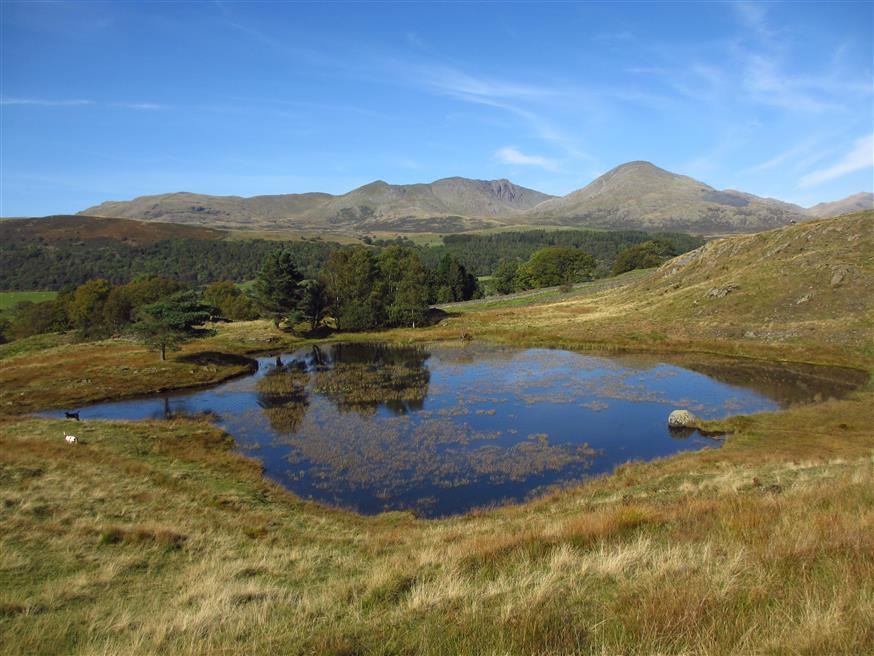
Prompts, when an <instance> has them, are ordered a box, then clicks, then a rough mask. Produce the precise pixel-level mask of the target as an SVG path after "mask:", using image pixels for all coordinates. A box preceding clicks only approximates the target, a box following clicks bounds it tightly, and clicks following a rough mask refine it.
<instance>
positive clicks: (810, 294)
mask: <svg viewBox="0 0 874 656" xmlns="http://www.w3.org/2000/svg"><path fill="white" fill-rule="evenodd" d="M811 298H813V292H808V293H807V294H805V295H804V296H802V297H801V298H799V299H798V300H797V301H795V305H802V304H803V303H807V302H808V301H809V300H810V299H811Z"/></svg>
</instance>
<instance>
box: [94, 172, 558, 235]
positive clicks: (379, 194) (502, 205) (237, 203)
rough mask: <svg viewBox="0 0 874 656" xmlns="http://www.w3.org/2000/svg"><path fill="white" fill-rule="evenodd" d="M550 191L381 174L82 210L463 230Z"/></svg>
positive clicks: (254, 224)
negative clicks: (318, 188) (398, 180)
mask: <svg viewBox="0 0 874 656" xmlns="http://www.w3.org/2000/svg"><path fill="white" fill-rule="evenodd" d="M549 198H552V196H549V195H548V194H543V193H540V192H539V191H534V190H533V189H526V188H525V187H520V186H518V185H515V184H513V183H512V182H510V181H509V180H488V181H487V180H469V179H467V178H445V179H443V180H437V181H435V182H432V183H430V184H412V185H391V184H388V183H385V182H382V181H381V180H378V181H376V182H372V183H370V184H368V185H365V186H363V187H359V188H358V189H354V190H353V191H350V192H349V193H347V194H343V195H342V196H332V195H330V194H322V193H307V194H286V195H282V196H254V197H252V198H241V197H239V196H205V195H200V194H191V193H186V192H180V193H174V194H163V195H160V196H141V197H139V198H135V199H134V200H132V201H109V202H105V203H102V204H100V205H97V206H95V207H91V208H88V209H87V210H84V211H82V212H81V214H86V215H90V216H112V217H120V218H129V219H141V220H146V221H153V220H159V221H169V222H173V223H183V224H196V225H208V226H212V227H222V228H258V229H289V228H294V229H325V228H330V229H334V230H345V231H367V230H393V231H398V232H420V231H429V230H431V229H432V228H433V227H437V228H439V229H442V230H445V231H453V232H456V231H458V232H463V231H466V230H471V229H476V228H484V227H489V226H492V225H499V224H500V223H499V222H497V221H495V220H493V218H492V217H507V216H513V215H515V214H519V213H521V212H523V211H524V210H527V209H530V208H532V207H534V206H536V205H537V204H538V203H541V202H542V201H544V200H548V199H549Z"/></svg>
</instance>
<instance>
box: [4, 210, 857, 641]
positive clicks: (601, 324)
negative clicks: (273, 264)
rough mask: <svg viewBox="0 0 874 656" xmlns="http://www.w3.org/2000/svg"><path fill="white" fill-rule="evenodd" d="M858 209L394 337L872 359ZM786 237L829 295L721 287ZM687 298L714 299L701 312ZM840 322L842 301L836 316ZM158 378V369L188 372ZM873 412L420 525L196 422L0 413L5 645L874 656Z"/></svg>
mask: <svg viewBox="0 0 874 656" xmlns="http://www.w3.org/2000/svg"><path fill="white" fill-rule="evenodd" d="M865 221H869V222H870V217H869V218H867V219H865V220H862V219H852V218H851V219H849V220H847V221H843V222H838V223H832V224H829V223H827V222H815V223H813V224H810V229H811V230H813V232H803V231H802V229H804V226H797V227H793V228H792V229H789V230H787V231H785V232H781V233H774V234H772V233H767V234H766V235H762V236H753V237H741V238H737V240H736V241H732V240H729V241H727V242H724V243H722V245H720V243H717V244H716V245H714V246H711V248H713V249H716V250H719V249H722V250H721V251H720V253H721V254H719V253H716V254H715V255H714V258H713V259H712V260H711V259H707V260H702V261H701V262H699V264H698V265H694V264H689V265H688V266H689V267H695V266H697V269H695V268H693V269H689V270H687V271H685V272H681V271H678V272H676V273H674V274H671V275H670V276H668V275H667V274H666V272H665V270H660V271H659V272H657V273H655V274H653V275H652V276H651V278H649V279H648V280H646V281H637V282H634V283H632V284H630V285H629V286H627V287H625V288H621V289H617V290H610V291H604V292H594V293H589V292H587V291H586V290H585V289H583V290H580V291H579V292H577V293H576V295H575V296H573V297H571V298H564V299H561V300H559V301H555V302H552V301H550V302H546V303H541V304H537V305H531V306H527V307H520V308H513V309H507V308H503V309H501V308H495V309H492V310H481V311H475V310H471V309H470V308H468V309H467V310H466V312H465V314H464V315H461V316H457V317H453V318H450V319H447V320H446V321H445V322H444V323H443V325H441V326H437V327H435V328H433V329H430V330H427V331H395V332H393V333H391V335H390V337H391V339H394V340H398V341H406V340H434V339H440V338H446V339H459V335H460V331H461V330H467V331H469V332H471V333H472V334H473V335H474V338H475V339H480V338H483V337H489V338H491V339H495V340H498V341H507V342H512V341H514V340H519V341H521V342H522V343H528V344H548V345H553V346H564V347H571V348H578V349H585V348H590V347H591V346H592V345H593V344H595V345H598V346H609V347H610V348H617V349H634V348H640V349H644V350H670V351H683V350H703V351H714V352H719V353H724V354H740V355H744V356H747V357H755V358H766V359H784V360H798V361H805V362H820V363H831V364H843V365H851V366H855V367H858V368H862V369H864V370H866V371H869V372H870V371H872V370H874V366H872V353H871V349H872V344H871V343H870V337H871V334H870V332H868V334H867V337H865V339H861V338H860V336H864V335H863V333H864V331H865V330H867V329H869V328H870V325H871V324H870V322H871V314H872V312H871V308H870V306H869V305H868V304H869V303H870V299H869V297H867V296H862V297H859V296H858V295H857V296H855V298H853V295H855V294H857V293H858V291H859V290H858V289H857V288H856V285H859V284H862V285H866V286H867V289H871V288H872V286H871V283H872V282H874V280H872V278H871V271H870V268H871V266H870V263H869V256H868V255H865V259H864V263H862V264H860V263H859V260H858V258H857V256H859V255H860V254H859V253H855V251H854V250H853V249H855V248H856V242H858V241H861V242H862V243H863V248H865V249H869V246H870V244H869V242H870V233H866V234H864V235H862V233H861V232H859V231H860V230H861V231H864V230H867V229H868V227H869V223H865ZM842 226H843V230H842V231H837V230H827V229H829V228H834V227H842ZM808 234H811V235H813V237H811V238H810V239H808V238H807V235H808ZM855 234H860V235H861V236H860V237H858V238H856V239H853V240H849V237H852V236H853V235H855ZM787 236H788V237H790V238H791V240H790V246H792V245H793V244H796V243H797V245H799V249H798V252H794V251H793V252H792V253H789V254H790V255H792V261H794V262H797V263H805V262H807V263H808V264H810V271H812V272H815V275H817V276H818V275H821V274H823V273H824V271H825V270H824V269H816V268H815V266H814V260H809V261H808V260H807V259H806V257H807V256H806V255H805V251H804V250H801V249H800V245H801V244H806V245H810V248H811V249H813V246H815V245H816V244H817V243H820V246H821V249H822V252H823V253H825V254H826V255H827V257H824V258H823V259H822V261H823V262H828V263H830V265H831V264H835V263H836V264H838V265H840V266H847V267H855V268H852V269H851V274H852V276H850V277H849V278H848V277H847V276H845V278H844V279H843V280H844V281H846V283H844V282H841V284H840V285H838V287H837V288H832V287H831V284H830V280H831V278H830V279H829V281H827V283H826V287H823V288H821V290H820V291H821V292H822V296H825V294H826V291H828V290H831V291H834V292H835V293H834V294H833V295H832V296H830V297H827V298H825V300H822V302H821V304H820V305H818V306H815V307H814V306H807V304H808V303H809V302H813V301H812V300H810V299H809V300H808V301H805V302H803V303H801V304H796V303H795V302H794V301H793V303H792V304H784V305H779V306H774V305H773V303H774V302H775V301H774V299H775V298H776V297H767V298H765V299H764V300H763V301H761V302H760V300H759V297H758V296H757V295H756V294H759V291H756V292H755V294H753V293H750V294H748V295H741V293H740V292H741V291H742V290H745V289H750V290H759V289H760V284H761V285H762V286H764V285H765V281H770V282H769V284H773V285H777V284H778V282H774V281H775V280H776V279H775V278H772V277H769V276H770V275H771V273H772V272H769V270H768V269H767V267H765V269H764V271H765V273H766V274H767V275H763V276H760V277H757V276H756V275H755V273H754V268H750V269H744V267H747V266H749V267H754V262H755V261H756V258H758V260H761V259H762V257H763V256H764V255H766V254H767V253H768V252H769V251H770V250H771V249H773V248H776V247H779V246H780V245H781V244H783V243H784V242H785V241H786V238H787ZM795 237H798V240H795ZM837 237H840V238H842V239H843V240H844V242H846V245H847V247H846V248H845V249H844V250H841V249H839V248H837V244H843V242H840V240H839V239H838V240H837V241H835V246H834V248H832V246H831V245H830V244H831V242H830V241H828V240H831V239H832V238H835V239H837ZM826 238H827V239H826ZM801 239H803V240H804V242H802V241H801ZM792 240H795V241H792ZM823 240H825V241H823ZM866 240H867V241H866ZM726 244H728V245H726ZM737 244H742V245H743V246H742V247H738V248H735V246H736V245H737ZM864 244H868V245H864ZM790 246H786V247H784V248H783V249H782V251H780V252H782V253H784V255H786V251H787V249H789V248H790ZM792 247H793V248H794V246H792ZM841 248H843V245H842V246H841ZM814 250H815V249H814ZM870 252H871V250H870V249H869V250H867V253H870ZM847 253H849V255H848V254H847ZM854 253H855V254H854ZM723 257H731V258H732V259H731V262H733V263H734V265H735V266H736V268H737V269H738V270H741V269H743V270H744V272H743V273H742V275H743V276H745V278H742V279H741V280H742V282H741V283H740V284H741V289H739V290H735V291H732V292H731V293H729V294H728V295H726V296H725V297H723V298H722V299H717V298H713V299H707V300H706V301H705V300H703V299H702V293H703V294H704V295H705V296H706V295H707V294H708V290H709V289H710V288H712V287H717V286H720V285H724V283H725V281H727V280H728V278H733V277H734V276H735V275H741V274H740V273H737V272H735V271H731V270H730V269H725V270H723V269H720V268H719V267H721V266H722V264H719V266H718V267H715V268H714V267H710V268H709V269H707V268H706V266H709V263H711V262H720V259H719V258H723ZM841 258H843V259H841ZM854 258H856V259H854ZM778 260H779V258H775V257H774V256H773V255H772V256H771V257H770V260H769V262H770V264H772V265H773V264H774V263H775V262H777V261H778ZM759 266H764V265H763V264H761V263H760V265H759ZM699 269H700V270H699ZM802 270H804V271H806V270H807V269H804V268H802V267H800V268H799V271H802ZM829 270H830V269H829ZM708 275H709V276H710V278H707V276H708ZM805 275H806V274H805ZM811 275H814V274H811ZM831 275H834V274H833V273H832V274H831ZM676 276H680V277H679V278H677V277H676ZM787 277H789V278H791V276H787ZM678 280H679V281H680V282H681V284H680V286H679V287H676V288H674V287H673V285H674V284H675V283H676V282H677V281H678ZM798 280H801V278H798ZM805 280H806V279H805ZM744 281H746V282H744ZM805 284H807V283H806V282H805ZM844 284H846V287H842V286H841V285H844ZM708 285H709V286H710V287H708ZM647 286H649V290H646V287H647ZM705 288H706V289H705ZM782 289H783V291H787V290H786V288H782ZM702 290H703V291H702ZM842 290H845V291H846V292H847V293H844V291H842ZM776 291H778V292H779V291H780V290H779V289H778V290H776ZM796 291H797V289H796ZM831 291H828V293H831ZM645 292H646V294H649V296H647V295H645ZM775 293H776V292H775ZM805 293H806V292H805ZM734 294H737V296H734V297H733V295H734ZM793 294H794V292H793ZM793 294H790V297H792V298H796V297H795V296H794V295H793ZM653 295H654V296H653ZM654 297H658V298H662V297H663V298H664V300H663V301H662V300H658V301H652V298H654ZM860 298H862V301H861V305H859V303H860V300H859V299H860ZM696 299H697V300H699V304H698V305H699V306H701V304H702V303H707V305H705V306H704V307H703V309H704V310H705V311H703V312H701V313H700V314H696V313H695V310H697V309H698V306H696V305H695V304H694V303H693V301H694V300H696ZM710 300H713V301H714V302H713V303H710ZM796 300H797V298H796ZM718 301H729V302H730V303H731V304H734V305H732V306H731V307H732V308H733V310H732V311H733V312H739V313H740V314H739V315H737V316H739V317H741V318H740V319H737V318H735V319H731V318H730V317H729V316H728V313H727V312H725V311H724V310H725V307H723V306H721V305H720V304H719V303H718ZM826 301H828V302H826ZM854 303H855V304H856V306H854V305H853V304H854ZM769 304H771V305H769ZM726 307H727V306H726ZM768 307H777V308H778V310H779V311H777V310H770V309H768ZM811 307H814V310H815V311H814V310H811V309H810V308H811ZM682 308H686V310H685V311H684V310H682ZM689 308H691V310H689ZM816 308H818V309H816ZM837 310H840V311H842V312H843V311H846V313H847V314H846V316H844V317H842V320H843V323H841V324H840V325H838V324H839V322H838V321H836V320H833V319H832V317H834V316H841V315H832V314H831V313H832V312H834V311H837ZM763 312H765V314H762V313H763ZM732 322H734V323H736V324H737V325H736V326H735V325H733V323H732ZM805 326H813V327H814V328H815V330H812V331H807V330H806V329H803V328H804V327H805ZM762 327H765V328H766V330H763V329H762ZM866 327H867V328H866ZM729 329H730V331H729ZM726 331H729V332H731V334H723V333H725V332H726ZM749 331H752V332H753V333H755V336H752V337H747V336H745V333H746V332H749ZM735 333H737V334H735ZM381 337H385V335H381ZM269 338H275V340H276V341H268V339H269ZM365 338H366V336H365ZM284 339H285V338H284V337H283V336H281V335H278V334H274V333H273V331H272V329H271V327H270V326H269V325H267V324H262V323H255V324H249V325H245V326H229V327H227V328H223V329H222V330H221V331H220V333H219V335H217V336H216V337H215V338H212V341H210V342H205V343H202V344H196V345H191V346H189V347H188V348H189V349H191V352H192V353H193V352H195V351H197V350H206V351H210V350H212V351H230V352H237V353H244V352H251V351H257V350H261V349H260V348H259V346H262V347H263V348H270V347H271V346H275V345H279V346H286V345H287V344H286V343H285V342H281V341H279V340H284ZM866 340H868V341H867V342H866ZM293 343H294V342H293V341H291V342H288V344H293ZM128 348H130V349H132V350H128ZM103 354H105V357H104V355H103ZM154 357H155V356H154V354H148V353H146V352H143V351H136V350H135V349H134V347H132V346H131V347H126V346H124V345H123V344H119V343H109V344H102V345H90V346H86V345H78V346H76V345H64V344H58V345H56V346H54V347H53V348H50V349H47V350H44V351H42V352H40V353H39V354H38V355H35V354H33V353H32V354H30V355H21V354H19V355H15V356H10V357H8V358H6V359H4V360H3V370H2V372H0V384H2V392H0V394H2V395H3V396H2V397H0V398H2V399H3V402H4V403H8V402H12V404H13V406H12V409H18V407H19V406H18V405H16V404H20V403H28V402H29V403H31V404H34V406H33V407H37V405H38V404H39V403H57V402H62V403H64V404H65V405H70V400H71V399H72V398H85V395H83V396H82V397H74V396H72V394H73V392H70V391H68V390H54V391H49V392H46V391H43V390H41V387H49V386H50V385H49V384H47V382H46V381H55V380H63V381H66V382H67V383H68V384H70V385H71V386H72V389H74V390H75V389H76V388H75V385H73V383H75V382H76V381H77V380H81V379H82V378H85V377H86V375H90V376H92V377H91V380H92V384H93V385H96V386H101V385H106V386H107V387H106V389H111V385H116V386H118V388H117V389H116V393H117V392H118V389H123V390H124V391H125V392H127V391H128V390H129V389H131V388H130V387H128V385H134V384H141V385H142V387H143V388H147V387H149V386H150V385H151V386H154V385H155V384H157V381H159V380H161V378H160V375H159V373H160V374H161V375H164V372H159V371H158V370H157V369H156V371H155V372H151V373H147V375H144V376H143V379H142V381H141V382H131V381H132V380H133V378H132V377H126V376H119V377H117V378H116V377H114V376H115V375H116V373H115V372H116V368H117V367H119V366H128V367H132V368H133V367H138V368H142V367H148V366H157V362H156V359H153V358H154ZM28 358H29V359H30V360H37V359H39V360H43V361H45V363H43V364H40V363H38V362H35V361H29V360H28ZM7 365H11V366H9V367H7ZM168 366H170V367H171V368H172V369H171V371H169V372H166V373H167V375H168V376H171V374H174V373H175V374H179V373H180V372H181V371H182V369H181V368H180V367H182V366H183V365H182V364H180V363H179V362H178V361H175V362H174V363H172V364H171V365H168ZM197 366H200V365H197ZM205 366H207V367H208V366H209V365H205ZM65 369H69V370H70V371H65ZM59 370H61V371H60V373H58V371H59ZM138 371H141V369H138ZM83 372H88V373H87V374H86V373H83ZM207 374H209V375H212V376H216V377H218V376H221V375H223V374H224V372H223V371H222V370H220V369H219V368H217V369H216V370H215V371H209V370H207V371H205V372H204V374H203V375H204V378H208V377H209V376H207ZM193 375H194V374H191V373H188V374H185V375H175V376H172V377H170V378H168V380H169V382H168V384H172V385H178V384H183V383H184V381H185V380H186V377H187V376H193ZM101 389H102V388H101ZM144 391H145V389H144ZM21 392H25V394H21ZM29 395H33V399H31V400H29V401H28V400H26V399H27V397H28V396H29ZM18 399H25V400H23V401H19V400H18ZM872 401H874V389H872V387H871V384H870V383H869V384H868V385H867V386H866V387H864V388H863V389H862V390H860V391H858V392H856V393H855V394H854V395H852V396H851V397H850V398H847V399H844V400H828V401H824V402H820V403H816V404H812V405H810V406H804V407H795V408H792V409H789V410H785V411H781V412H777V413H772V414H763V415H755V416H745V417H733V418H729V419H728V420H726V421H724V422H721V423H720V424H710V425H708V426H707V427H708V428H713V429H719V430H727V431H729V432H730V433H731V436H730V438H729V439H728V441H727V443H726V444H725V445H724V446H723V447H722V448H721V449H712V450H705V451H703V452H700V453H686V454H682V455H679V456H676V457H672V458H669V459H665V460H660V461H656V462H652V463H629V464H626V465H624V466H622V467H620V468H618V469H617V471H616V472H615V473H614V474H613V475H611V476H605V477H602V478H598V479H595V480H592V481H589V482H587V483H586V484H584V485H581V486H579V487H576V488H573V489H567V490H562V491H559V492H555V493H553V494H551V495H548V496H545V497H542V498H540V499H537V500H534V501H532V502H529V503H527V504H523V505H518V506H509V507H506V508H499V509H493V510H489V511H480V512H476V513H472V514H469V515H466V516H462V517H455V518H449V519H444V520H435V521H423V520H418V519H416V518H414V517H413V516H411V515H409V514H406V513H389V514H386V515H382V516H377V517H372V518H363V517H358V516H355V515H351V514H348V513H344V512H340V511H336V510H331V509H328V508H324V507H320V506H317V505H314V504H309V503H304V502H301V501H300V500H298V499H295V498H293V497H292V496H290V495H288V494H287V493H285V492H284V491H282V490H281V489H279V488H277V487H276V486H274V485H273V484H271V483H269V482H267V481H265V480H263V478H262V477H261V475H260V470H259V467H258V466H257V464H256V463H254V462H252V461H249V460H246V459H245V458H243V457H241V456H238V455H235V454H233V453H232V452H231V451H230V450H229V449H230V447H231V443H230V441H229V439H228V438H227V436H225V435H223V434H222V433H221V432H220V431H218V430H217V429H215V428H213V427H211V426H209V425H207V424H203V423H198V422H193V421H182V420H177V421H171V422H143V423H125V422H86V423H83V424H81V425H77V430H79V431H80V433H81V434H80V435H79V437H80V439H81V442H80V443H79V444H77V445H75V446H70V445H67V444H66V443H64V442H63V438H62V432H63V431H64V429H65V428H69V423H64V422H60V421H52V420H47V419H37V418H28V417H21V416H6V417H0V653H3V654H22V653H46V654H48V653H63V654H120V653H124V654H156V653H178V654H211V653H215V654H219V653H247V654H275V653H288V654H414V653H415V654H468V653H469V654H494V655H499V654H657V653H663V654H728V653H737V654H787V653H788V654H811V655H813V654H816V655H819V654H863V653H874V601H872V600H874V415H872V411H874V403H872ZM3 407H4V408H6V410H7V411H8V410H9V409H10V406H5V405H4V406H3Z"/></svg>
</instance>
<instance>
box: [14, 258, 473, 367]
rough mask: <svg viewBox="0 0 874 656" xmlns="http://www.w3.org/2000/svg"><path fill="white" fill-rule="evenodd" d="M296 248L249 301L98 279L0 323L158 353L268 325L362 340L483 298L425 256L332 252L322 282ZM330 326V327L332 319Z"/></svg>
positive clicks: (225, 287)
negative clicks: (363, 334)
mask: <svg viewBox="0 0 874 656" xmlns="http://www.w3.org/2000/svg"><path fill="white" fill-rule="evenodd" d="M306 271H307V269H306V268H304V266H301V265H300V264H299V260H298V259H297V257H296V252H295V251H294V249H290V248H287V245H285V246H284V247H283V248H275V249H273V250H272V251H270V252H268V253H267V254H266V255H265V256H264V258H263V259H262V261H261V263H260V268H259V269H258V271H257V275H256V279H255V281H254V284H253V285H252V287H251V290H250V291H249V292H246V291H243V289H241V287H240V286H239V285H238V284H236V283H235V282H234V281H231V280H220V281H216V282H212V283H209V284H208V285H206V286H195V285H192V284H191V283H190V282H188V281H184V280H179V279H176V278H170V277H165V276H156V275H142V276H139V277H137V278H135V279H134V280H132V281H130V282H126V283H122V284H113V283H112V282H110V281H108V280H107V279H105V278H93V279H91V280H88V281H87V282H84V283H82V284H80V285H78V286H75V287H70V288H67V289H65V290H63V291H62V292H61V293H59V294H58V296H57V297H56V298H54V299H52V300H49V301H42V302H32V301H23V302H20V303H18V305H17V306H16V307H15V308H14V309H13V310H12V311H10V312H7V313H5V315H4V316H3V317H2V318H0V342H2V341H8V340H11V339H18V338H22V337H28V336H31V335H35V334H41V333H46V332H59V331H75V332H76V333H77V335H78V336H79V337H80V338H81V339H100V338H105V337H109V336H113V335H123V334H132V335H135V336H137V337H139V338H141V339H142V340H143V341H144V342H145V343H147V344H149V345H150V346H153V347H155V348H156V349H158V350H160V351H161V353H162V357H163V356H164V353H165V352H166V350H167V349H168V348H173V347H175V346H176V345H178V344H179V343H181V342H182V341H184V340H185V339H187V338H190V337H192V336H196V335H197V334H198V329H197V328H196V327H197V326H198V325H199V324H202V323H204V322H206V321H208V320H210V319H212V320H232V321H233V320H248V319H255V318H259V317H264V318H270V319H272V320H273V322H274V323H275V325H276V326H278V327H282V328H284V329H288V330H296V331H298V330H299V331H309V332H313V331H317V330H319V329H320V328H323V327H325V326H328V327H330V328H332V329H339V330H348V331H360V330H373V329H380V328H386V327H394V326H416V325H421V324H422V323H423V322H424V321H425V320H426V318H427V314H428V309H429V306H430V305H431V304H433V303H435V302H437V301H438V300H441V301H451V300H469V299H471V298H474V297H476V296H478V295H480V294H481V293H482V292H481V289H480V287H479V285H478V283H477V280H476V278H475V277H474V276H473V275H472V274H471V273H469V272H467V270H466V269H465V267H464V266H463V265H462V264H460V263H459V262H458V261H456V260H454V259H453V258H451V257H449V256H446V257H445V258H444V259H443V260H441V262H440V263H439V264H438V266H437V267H436V268H434V269H432V270H429V269H427V268H426V267H425V266H424V265H423V264H422V262H421V259H420V258H419V254H418V251H417V250H416V249H412V248H404V247H401V246H397V245H392V246H389V247H387V248H384V249H382V250H381V251H379V252H377V251H375V250H374V249H372V248H368V247H365V246H352V247H344V248H340V247H337V248H335V249H334V250H333V251H332V252H331V253H330V255H329V256H328V257H327V258H326V260H325V263H324V265H323V266H322V267H321V268H320V269H319V270H318V271H317V272H316V274H315V275H307V274H306ZM328 318H330V322H326V320H327V319H328Z"/></svg>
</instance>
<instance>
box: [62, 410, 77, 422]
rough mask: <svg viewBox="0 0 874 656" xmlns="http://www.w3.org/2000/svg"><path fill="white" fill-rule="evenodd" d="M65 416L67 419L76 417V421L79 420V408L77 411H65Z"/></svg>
mask: <svg viewBox="0 0 874 656" xmlns="http://www.w3.org/2000/svg"><path fill="white" fill-rule="evenodd" d="M64 416H65V417H66V418H67V419H75V420H76V421H79V411H78V410H77V411H76V412H65V413H64Z"/></svg>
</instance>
